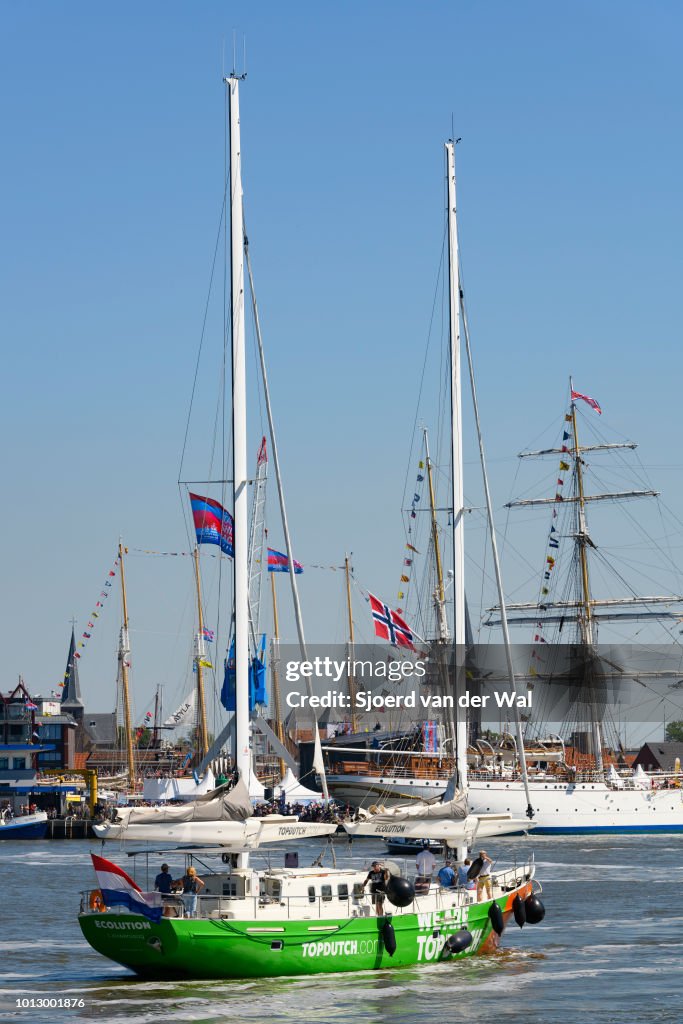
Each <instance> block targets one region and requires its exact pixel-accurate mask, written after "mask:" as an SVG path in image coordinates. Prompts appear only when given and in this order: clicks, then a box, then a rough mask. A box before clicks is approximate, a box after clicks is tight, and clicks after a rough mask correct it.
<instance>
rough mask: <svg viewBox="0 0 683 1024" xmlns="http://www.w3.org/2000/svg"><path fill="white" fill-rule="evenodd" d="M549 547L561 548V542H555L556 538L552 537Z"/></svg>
mask: <svg viewBox="0 0 683 1024" xmlns="http://www.w3.org/2000/svg"><path fill="white" fill-rule="evenodd" d="M548 546H549V547H551V548H559V546H560V542H559V540H555V538H554V537H551V538H550V540H549V541H548Z"/></svg>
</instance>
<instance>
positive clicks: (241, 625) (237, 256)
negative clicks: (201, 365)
mask: <svg viewBox="0 0 683 1024" xmlns="http://www.w3.org/2000/svg"><path fill="white" fill-rule="evenodd" d="M224 81H225V84H226V85H227V87H228V97H229V106H230V266H231V271H232V279H231V301H230V306H231V339H232V476H233V484H232V486H233V511H234V517H235V529H234V547H235V557H234V580H235V583H234V587H235V762H236V767H237V769H238V771H239V773H240V777H241V778H242V779H243V780H244V782H245V785H247V786H248V785H249V775H250V772H251V757H250V753H249V568H248V548H249V541H248V538H249V511H248V504H247V381H246V359H245V347H246V346H245V332H244V248H243V246H244V219H243V211H242V167H241V153H240V107H239V78H238V77H237V75H235V73H234V72H233V74H232V75H231V76H230V77H229V78H226V79H225V80H224Z"/></svg>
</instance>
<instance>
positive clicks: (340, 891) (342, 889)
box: [337, 882, 349, 900]
mask: <svg viewBox="0 0 683 1024" xmlns="http://www.w3.org/2000/svg"><path fill="white" fill-rule="evenodd" d="M337 896H338V897H339V899H340V900H348V898H349V887H348V885H347V884H346V882H343V883H342V884H341V885H338V886H337Z"/></svg>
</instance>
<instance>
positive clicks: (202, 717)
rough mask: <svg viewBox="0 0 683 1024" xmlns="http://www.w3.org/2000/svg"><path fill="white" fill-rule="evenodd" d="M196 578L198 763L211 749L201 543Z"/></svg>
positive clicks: (195, 558) (195, 547)
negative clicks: (204, 666)
mask: <svg viewBox="0 0 683 1024" xmlns="http://www.w3.org/2000/svg"><path fill="white" fill-rule="evenodd" d="M194 578H195V583H196V586H197V625H198V632H197V645H196V650H195V656H194V663H195V668H196V670H197V741H198V742H197V746H198V747H199V754H200V755H201V756H200V757H199V758H198V763H200V762H201V761H203V760H204V758H205V757H206V754H207V751H208V749H209V733H208V729H207V725H206V702H205V698H204V672H203V665H202V658H203V657H204V613H203V611H202V581H201V576H200V574H199V545H198V544H195V546H194Z"/></svg>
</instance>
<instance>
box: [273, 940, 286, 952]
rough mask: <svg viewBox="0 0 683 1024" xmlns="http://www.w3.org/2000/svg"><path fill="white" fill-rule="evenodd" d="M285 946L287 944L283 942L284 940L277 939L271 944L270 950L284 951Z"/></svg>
mask: <svg viewBox="0 0 683 1024" xmlns="http://www.w3.org/2000/svg"><path fill="white" fill-rule="evenodd" d="M284 945H285V944H284V942H283V941H282V939H276V940H275V942H271V944H270V948H271V949H275V950H281V949H284Z"/></svg>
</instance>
